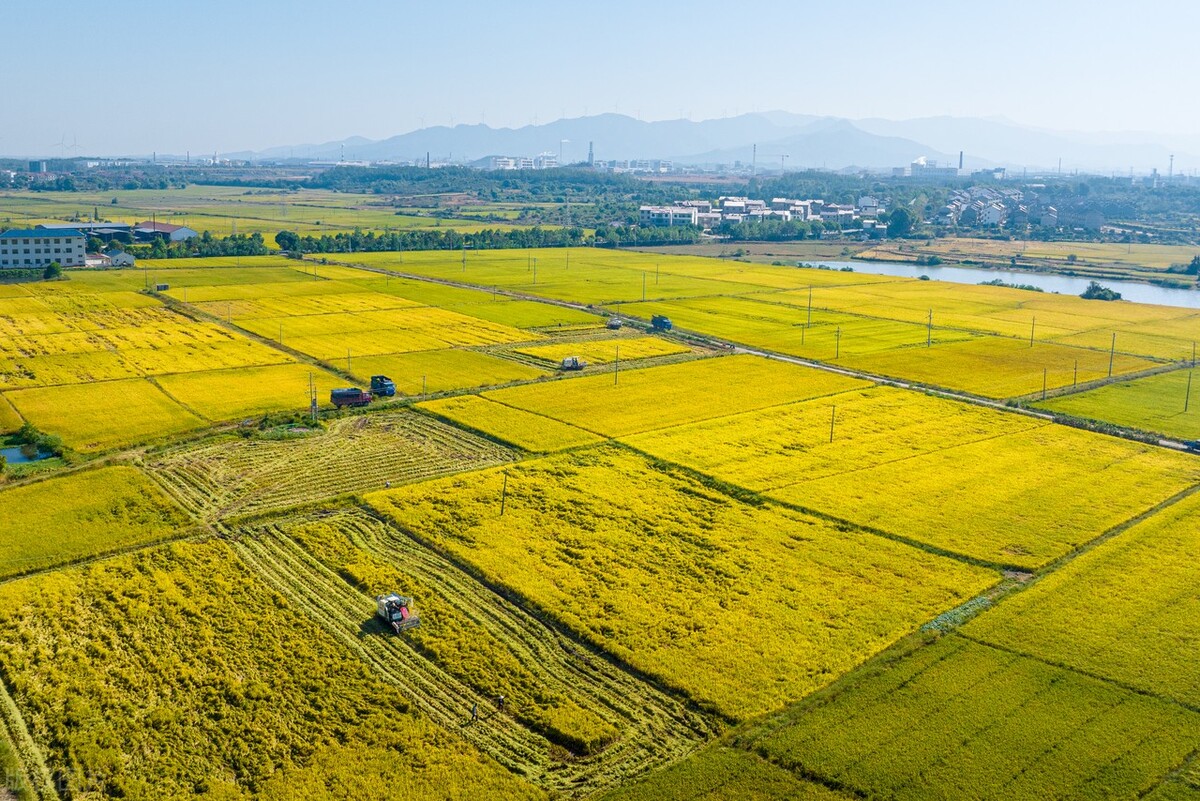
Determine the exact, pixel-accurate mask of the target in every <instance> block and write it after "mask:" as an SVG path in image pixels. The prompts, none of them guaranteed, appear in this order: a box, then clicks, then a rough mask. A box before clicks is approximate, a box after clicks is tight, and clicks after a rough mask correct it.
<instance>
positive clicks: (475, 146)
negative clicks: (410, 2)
mask: <svg viewBox="0 0 1200 801" xmlns="http://www.w3.org/2000/svg"><path fill="white" fill-rule="evenodd" d="M589 142H592V143H594V148H595V156H596V158H597V159H602V160H612V159H667V160H670V161H673V162H675V163H677V164H696V165H715V164H732V163H733V162H735V161H741V162H743V163H745V164H749V163H750V162H751V160H752V159H754V158H755V155H754V148H755V146H757V163H758V165H760V166H761V167H762V168H763V169H778V168H779V167H780V166H781V165H782V166H784V167H786V168H787V169H800V168H805V167H818V168H827V169H843V168H853V167H858V168H875V169H883V168H891V167H901V166H906V165H907V164H908V163H909V162H911V161H913V160H914V159H915V158H917V157H919V156H925V157H927V158H929V159H937V160H938V161H940V162H942V163H946V164H952V163H957V161H958V153H959V151H960V150H961V151H964V152H965V154H966V155H965V166H966V167H967V168H968V169H970V168H980V167H994V166H1004V167H1009V168H1014V169H1022V168H1028V169H1034V170H1036V169H1042V170H1045V169H1057V167H1058V163H1059V159H1061V160H1062V168H1063V170H1064V171H1073V170H1081V171H1089V172H1117V173H1121V172H1126V171H1128V170H1130V169H1133V170H1134V171H1135V172H1138V173H1146V172H1149V171H1150V170H1152V169H1155V168H1157V169H1158V170H1159V172H1161V173H1164V174H1165V173H1166V172H1167V170H1168V168H1169V160H1170V156H1171V155H1172V154H1174V155H1175V172H1176V173H1177V174H1179V173H1184V172H1191V171H1192V170H1194V169H1200V156H1198V155H1195V154H1200V135H1191V136H1166V135H1162V134H1154V133H1143V132H1121V133H1107V132H1106V133H1080V132H1066V131H1047V130H1042V129H1037V128H1031V127H1026V126H1021V125H1017V124H1015V123H1012V122H1008V121H1006V120H1000V119H982V118H965V117H927V118H922V119H912V120H899V121H897V120H885V119H877V118H876V119H862V120H848V119H842V118H836V117H813V116H808V115H803V114H792V113H789V112H781V111H775V112H766V113H753V114H742V115H739V116H736V117H725V118H720V119H711V120H703V121H696V122H693V121H691V120H683V119H680V120H666V121H659V122H644V121H641V120H637V119H634V118H633V117H628V116H625V115H622V114H599V115H595V116H589V117H578V118H573V119H561V120H556V121H554V122H550V123H546V124H543V125H527V126H524V127H521V128H491V127H488V126H487V125H484V124H475V125H456V126H454V127H449V126H435V127H430V128H422V129H420V130H416V131H412V132H409V133H405V134H400V135H398V136H393V137H390V138H388V139H383V140H370V139H364V138H362V137H350V138H348V139H344V140H339V141H333V142H324V143H321V144H299V145H289V146H282V147H274V148H269V149H267V150H262V151H257V152H253V151H244V152H239V153H229V154H224V155H226V156H228V157H230V158H245V159H287V158H296V159H306V160H307V159H321V160H337V159H340V158H343V157H344V158H345V159H347V160H366V161H386V160H398V161H407V160H423V159H424V158H425V156H426V154H427V153H428V154H429V155H430V156H431V158H432V159H434V160H435V161H454V162H466V163H470V162H475V161H479V160H484V159H487V158H489V157H491V156H497V155H508V156H533V155H537V154H539V153H543V152H548V153H554V154H555V155H557V154H558V153H559V152H560V148H561V152H562V154H563V160H564V162H566V163H571V162H579V161H583V160H585V159H586V157H587V148H588V143H589Z"/></svg>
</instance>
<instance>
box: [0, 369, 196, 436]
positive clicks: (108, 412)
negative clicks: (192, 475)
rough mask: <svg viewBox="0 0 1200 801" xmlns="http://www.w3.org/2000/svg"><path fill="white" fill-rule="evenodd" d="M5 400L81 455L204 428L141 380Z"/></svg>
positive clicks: (17, 393) (24, 393)
mask: <svg viewBox="0 0 1200 801" xmlns="http://www.w3.org/2000/svg"><path fill="white" fill-rule="evenodd" d="M5 397H7V398H8V400H9V402H11V403H12V405H13V406H14V407H16V409H17V411H18V412H20V414H21V416H22V417H23V418H24V419H25V420H27V421H29V422H30V423H32V424H33V425H34V426H36V427H37V428H39V429H41V430H42V431H48V432H51V433H54V434H58V435H59V436H61V437H62V438H63V441H64V442H66V444H67V445H68V446H70V447H71V448H73V449H74V450H77V451H80V452H82V453H96V452H98V451H105V450H111V449H113V448H117V447H121V446H127V445H133V444H135V443H138V442H143V441H147V440H153V439H158V438H161V437H165V436H167V435H170V434H179V433H182V432H185V431H193V430H195V429H199V428H203V427H204V425H205V421H204V420H202V419H201V418H200V417H198V416H197V415H195V414H193V413H192V412H189V411H188V410H186V409H184V408H183V407H182V406H180V405H179V404H178V403H176V402H175V401H174V400H173V399H172V398H171V397H170V396H169V395H167V394H166V393H165V392H163V391H162V390H161V389H159V387H158V386H157V385H156V384H155V383H154V382H152V381H148V380H146V379H141V378H127V379H124V380H119V381H102V382H96V383H84V384H64V385H62V386H56V387H35V388H32V389H14V390H11V391H8V392H6V393H5Z"/></svg>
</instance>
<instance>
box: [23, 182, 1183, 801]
mask: <svg viewBox="0 0 1200 801" xmlns="http://www.w3.org/2000/svg"><path fill="white" fill-rule="evenodd" d="M243 193H244V190H240V189H225V188H210V187H197V188H189V189H188V190H186V191H185V194H183V195H180V196H181V197H192V198H195V199H196V202H197V203H198V204H201V205H203V204H205V203H210V202H212V203H215V202H217V200H220V202H221V203H225V204H228V205H231V206H232V205H236V204H238V203H239V202H244V203H245V206H244V207H243V208H246V209H248V208H250V207H251V205H261V204H258V200H257V199H258V198H259V196H256V195H246V194H243ZM121 197H122V199H123V200H122V202H124V198H125V196H124V194H122V195H121ZM287 197H288V193H271V195H269V196H268V195H263V196H262V200H263V202H265V203H266V204H268V205H269V204H281V205H287V206H288V207H289V213H290V212H291V206H290V204H289V203H288V202H287V200H286V198H287ZM313 199H314V200H315V201H317V202H318V203H317V205H318V206H321V207H320V208H319V209H318V208H317V206H314V207H313V208H311V209H307V210H305V211H304V212H299V211H297V214H298V215H299V214H304V215H307V214H308V213H309V212H312V213H313V214H317V213H321V214H326V213H327V212H328V213H329V220H334V219H336V218H337V217H336V215H335V214H334V213H335V212H337V211H338V210H341V211H344V212H346V214H348V215H350V216H353V215H354V214H357V213H359V212H360V211H362V210H360V209H355V208H353V206H354V205H355V202H356V201H361V200H362V199H363V198H362V197H357V198H355V197H350V196H344V195H342V194H341V193H327V194H325V195H322V196H320V197H314V198H313ZM377 200H378V201H379V202H383V203H386V202H390V201H389V200H388V199H387V198H379V199H377ZM30 202H32V201H30ZM98 202H101V203H103V202H105V201H103V200H100V201H98ZM259 210H260V211H261V208H259ZM390 210H391V207H384V206H381V207H379V208H378V209H374V210H372V211H371V213H376V212H379V213H389V214H390ZM177 211H179V212H183V211H184V209H178V210H177ZM4 213H5V198H4V197H0V217H2V216H3V215H4ZM14 213H16V212H15V210H14ZM190 213H191V214H194V215H195V218H196V219H203V218H206V217H219V216H223V214H224V213H215V212H214V211H213V210H212V209H201V208H199V207H196V208H194V209H193V210H192V211H191V212H190ZM250 216H252V215H249V214H245V215H243V214H241V213H239V212H237V211H231V212H230V213H229V214H228V215H227V216H225V219H228V220H230V221H232V219H233V218H234V217H238V218H239V219H241V218H243V217H245V218H247V219H248V218H249V217H250ZM393 216H394V215H393ZM296 219H297V220H299V217H297V218H296ZM347 219H349V217H347ZM396 219H397V221H398V222H397V225H402V224H406V223H405V221H404V220H403V219H402V218H400V217H397V218H396ZM324 224H326V222H323V223H322V225H324ZM328 224H330V225H333V223H332V222H329V223H328ZM342 257H344V258H342ZM336 260H339V261H345V262H347V264H349V263H358V264H362V265H364V266H369V267H371V268H372V269H359V268H355V267H351V266H347V264H324V265H322V264H319V263H317V262H315V261H304V262H295V261H288V260H282V259H279V258H276V257H266V258H258V259H236V258H235V259H218V260H181V261H172V262H161V263H155V262H144V263H142V264H140V265H139V266H140V267H141V269H138V270H115V271H71V272H70V273H69V275H68V278H67V279H66V280H63V281H57V282H48V283H40V282H39V283H31V284H14V285H7V284H0V432H3V433H6V434H7V433H8V432H11V431H13V430H14V429H16V428H18V427H19V426H20V425H21V424H22V422H24V421H25V420H28V421H29V422H31V423H32V424H33V425H34V426H36V427H37V428H39V429H41V430H43V431H45V432H47V433H48V434H53V435H58V436H60V437H62V439H63V440H64V441H65V443H66V445H67V446H68V448H69V451H73V452H68V453H66V454H65V455H64V457H63V458H62V459H50V460H47V461H45V462H43V463H41V467H39V468H37V471H36V472H33V471H31V470H26V469H25V468H21V469H16V470H9V471H6V472H5V474H4V475H3V476H0V482H2V488H0V776H3V775H4V774H6V773H7V772H9V771H14V772H15V773H16V774H19V777H20V778H23V779H24V780H27V781H29V782H31V783H32V786H33V788H34V790H33V793H32V797H33V798H36V799H37V801H50V799H53V798H57V797H59V796H60V792H59V791H58V790H56V789H54V788H53V787H52V785H53V783H54V781H55V777H56V776H59V777H61V778H62V779H63V781H65V782H66V784H65V785H64V786H65V787H66V790H65V791H64V792H66V793H68V794H70V795H71V796H72V797H75V798H100V797H113V796H117V795H124V796H125V797H131V798H138V797H140V798H149V797H158V796H172V797H185V796H186V797H193V796H196V797H205V796H207V797H213V798H252V797H253V798H279V797H284V796H287V797H289V798H313V799H316V798H329V797H377V798H381V799H382V798H392V797H395V796H396V795H397V794H400V795H409V796H412V797H420V798H426V797H433V798H438V797H445V798H461V797H470V796H477V797H479V798H556V799H559V798H561V799H567V798H577V799H582V798H605V799H612V800H613V801H615V800H616V799H649V798H656V799H657V798H667V799H685V798H686V799H708V801H717V800H718V799H739V801H740V799H745V798H751V799H763V800H764V801H765V800H766V799H771V800H772V801H773V800H774V799H793V798H804V799H821V801H831V799H847V798H897V799H904V798H912V799H917V798H930V797H944V798H966V797H969V798H1025V797H1028V798H1042V797H1076V798H1110V797H1145V798H1150V799H1159V801H1162V800H1163V799H1173V798H1190V797H1194V796H1195V795H1196V792H1197V790H1198V789H1200V774H1198V773H1197V771H1198V770H1200V769H1198V768H1197V767H1196V765H1197V764H1198V763H1200V760H1197V759H1196V749H1197V746H1198V745H1200V714H1198V713H1197V709H1200V680H1198V679H1197V678H1196V671H1195V670H1194V662H1195V658H1194V653H1193V652H1194V651H1195V650H1196V649H1195V647H1194V646H1195V645H1196V644H1197V642H1200V640H1198V636H1200V634H1198V630H1197V627H1196V625H1195V623H1194V622H1193V621H1194V619H1195V618H1196V616H1197V613H1198V612H1200V608H1197V599H1196V592H1195V585H1196V583H1197V579H1198V578H1200V576H1197V575H1194V574H1195V572H1196V571H1195V570H1194V569H1193V567H1192V563H1193V562H1194V561H1195V559H1194V556H1195V553H1196V551H1197V548H1198V547H1200V542H1197V541H1196V534H1195V533H1194V532H1195V531H1197V530H1200V527H1198V525H1197V523H1198V521H1200V511H1198V510H1200V494H1197V488H1200V460H1198V459H1197V458H1196V457H1195V456H1194V455H1192V454H1184V453H1179V452H1174V451H1171V450H1169V449H1166V448H1161V447H1156V446H1151V445H1146V444H1141V443H1139V442H1136V441H1132V440H1126V439H1118V438H1113V437H1108V436H1103V435H1099V434H1095V433H1091V432H1087V431H1083V430H1080V429H1075V428H1067V427H1064V426H1060V425H1057V424H1054V423H1052V422H1050V420H1048V419H1046V418H1043V417H1038V416H1033V415H1029V414H1024V413H1021V410H1019V409H1014V410H1006V409H1001V408H996V407H993V406H985V405H982V404H981V405H974V404H967V403H964V402H961V401H959V400H956V399H951V398H947V397H944V396H939V395H934V394H926V393H923V392H918V391H915V390H913V389H907V388H900V387H895V386H884V385H881V384H880V383H879V382H878V381H876V380H873V379H871V378H869V377H860V375H857V374H856V371H861V374H862V375H864V376H871V375H879V376H887V377H889V378H893V379H896V380H897V381H900V382H909V383H921V384H930V385H934V386H936V387H942V388H949V389H955V390H959V391H962V392H970V393H974V394H977V395H981V396H986V397H989V398H996V399H1009V398H1020V399H1022V401H1023V402H1036V401H1037V400H1038V399H1039V398H1038V396H1039V395H1040V392H1041V389H1042V386H1043V377H1044V379H1045V386H1046V388H1047V390H1055V389H1057V390H1064V391H1065V392H1064V393H1063V394H1061V395H1059V396H1057V397H1054V398H1052V399H1050V400H1048V401H1047V402H1046V404H1045V405H1046V406H1048V407H1051V408H1053V409H1054V410H1056V411H1066V410H1072V411H1071V413H1072V414H1076V415H1077V416H1083V417H1091V418H1094V419H1099V420H1106V421H1110V422H1119V423H1121V424H1123V425H1129V426H1135V427H1138V428H1140V429H1143V430H1147V429H1149V430H1156V431H1161V432H1162V433H1166V434H1171V435H1173V436H1177V437H1186V436H1188V434H1189V432H1191V431H1192V428H1191V424H1190V423H1189V422H1188V421H1189V420H1190V416H1191V414H1192V413H1193V412H1188V413H1187V414H1184V413H1182V411H1181V410H1177V409H1176V407H1178V406H1179V405H1180V401H1181V400H1182V399H1183V393H1186V384H1185V383H1183V382H1185V381H1186V379H1187V376H1188V371H1187V370H1184V369H1171V368H1173V367H1180V366H1182V365H1183V363H1184V361H1185V360H1190V346H1191V342H1192V341H1193V340H1194V339H1197V338H1200V337H1198V335H1197V331H1198V329H1200V314H1198V313H1196V312H1195V311H1193V310H1186V309H1167V308H1160V307H1152V306H1143V305H1138V304H1132V303H1103V302H1087V301H1083V300H1081V299H1078V298H1073V297H1065V296H1057V295H1050V294H1040V293H1031V292H1022V291H1019V290H1011V289H1005V288H999V287H969V286H961V285H951V284H943V283H941V282H934V281H924V282H922V281H910V280H906V279H893V278H885V277H880V276H871V275H867V274H863V273H842V272H838V271H833V270H807V269H798V268H792V267H773V266H769V265H766V264H761V263H760V264H749V263H745V262H741V261H736V260H728V259H709V258H698V257H695V256H686V257H679V256H668V255H665V254H662V253H653V252H640V253H629V252H623V251H612V250H606V249H589V248H578V249H571V250H564V249H558V250H541V251H516V250H511V251H472V252H469V253H468V254H467V260H466V264H465V268H464V264H463V261H462V253H461V252H457V253H449V252H440V253H377V254H338V258H337V259H336ZM382 268H390V269H392V270H394V271H396V272H398V273H405V274H407V275H409V276H417V277H404V276H401V275H397V276H390V275H384V274H383V273H381V272H378V271H377V270H379V269H382ZM420 277H432V278H435V279H438V280H436V281H426V280H421V278H420ZM159 282H161V283H168V284H170V289H169V290H167V291H166V292H164V293H162V294H155V293H147V292H144V291H143V289H144V287H145V286H146V285H147V284H150V283H159ZM451 282H454V283H451ZM457 282H462V285H455V283H457ZM810 291H811V297H812V304H811V311H810V305H809V297H810ZM539 296H540V297H542V298H544V299H549V300H551V301H553V302H550V303H547V302H542V301H540V300H538V298H539ZM587 304H593V308H588V306H587ZM601 304H607V305H608V307H609V308H606V309H600V308H595V306H599V305H601ZM606 313H617V314H619V315H621V316H622V317H625V318H627V319H628V320H629V322H630V323H631V324H630V325H629V326H627V327H626V329H624V330H622V331H619V332H609V331H604V330H602V329H601V328H600V327H601V326H603V323H604V319H605V317H604V316H603V315H604V314H606ZM656 313H665V314H667V315H668V316H670V317H671V318H672V319H673V320H674V322H675V325H676V327H677V328H678V329H681V333H683V334H685V335H687V334H702V335H706V336H708V337H711V338H713V339H716V340H718V341H722V342H727V343H738V344H740V345H743V346H746V347H753V348H759V349H762V350H767V351H774V352H778V353H780V354H789V355H794V356H799V357H803V358H805V359H810V360H815V361H821V362H827V363H829V365H830V366H833V367H836V368H838V369H839V370H844V371H846V372H833V371H831V370H825V369H817V368H816V367H809V366H802V365H800V364H796V363H792V362H785V361H781V360H779V359H767V358H763V357H760V356H754V355H749V354H742V355H732V354H731V355H720V356H712V355H711V354H710V353H709V352H708V351H711V350H713V348H709V349H708V351H705V352H704V353H703V354H700V353H698V354H697V355H706V356H709V358H689V357H688V351H689V350H691V348H689V347H686V346H684V345H682V344H678V342H680V341H688V340H686V339H683V338H679V339H676V338H675V337H673V336H668V337H660V336H656V335H651V334H643V333H641V332H640V331H638V330H637V329H639V328H641V327H642V323H644V321H645V320H647V319H648V318H649V317H650V315H651V314H656ZM931 314H932V321H931V318H930V315H931ZM930 322H932V327H931V326H930ZM1031 332H1032V333H1033V344H1032V346H1030V333H1031ZM1114 333H1115V334H1116V345H1115V348H1114V349H1113V350H1114V356H1113V365H1112V372H1113V378H1114V381H1113V382H1109V383H1107V384H1106V385H1105V386H1101V387H1100V388H1098V389H1097V388H1089V389H1088V391H1086V392H1081V393H1078V394H1074V393H1071V392H1070V390H1071V389H1072V388H1073V387H1074V385H1076V384H1078V385H1081V386H1082V385H1085V384H1090V385H1091V386H1092V387H1095V385H1096V383H1098V382H1099V380H1100V379H1106V378H1107V377H1108V372H1109V358H1110V356H1109V352H1110V347H1112V339H1113V335H1114ZM927 345H928V346H927ZM618 346H619V347H620V348H621V369H620V370H619V371H618V370H614V369H613V368H612V365H611V363H609V359H610V358H613V359H615V356H616V348H617V347H618ZM610 350H611V354H610ZM696 350H697V351H698V352H699V351H700V350H702V348H700V347H697V348H696ZM717 350H719V348H717ZM566 356H579V357H580V358H582V359H584V360H586V361H588V362H590V363H592V364H593V365H606V366H605V367H604V368H601V369H599V370H595V371H591V373H590V374H586V373H585V374H584V375H581V376H580V375H573V374H572V375H561V374H551V372H550V368H553V367H554V366H555V365H556V363H557V362H558V361H559V360H560V359H561V358H563V357H566ZM655 359H658V360H659V362H658V363H657V366H652V367H646V366H644V365H645V364H654V363H655V362H654V361H652V360H655ZM626 360H628V362H629V363H628V365H626ZM664 362H673V363H671V364H665V363H664ZM539 364H540V365H541V367H540V368H539V367H538V366H536V365H539ZM531 365H532V366H531ZM1164 371H1165V372H1164ZM1143 372H1145V373H1147V374H1146V375H1143ZM1149 373H1153V374H1152V375H1151V374H1149ZM374 374H383V375H388V376H390V377H391V378H393V379H394V380H395V381H396V383H397V387H398V390H399V393H398V397H397V398H396V399H395V400H394V401H393V402H389V403H387V404H385V405H383V408H375V409H371V408H368V409H365V410H352V411H343V412H331V411H329V410H328V408H327V401H328V397H329V390H330V389H331V388H333V387H338V386H351V385H355V384H357V385H359V386H363V387H365V386H367V383H368V381H369V379H370V376H371V375H374ZM310 378H311V379H312V380H313V382H314V384H315V388H316V391H317V396H318V401H319V402H320V404H321V405H322V407H325V411H324V412H323V415H322V419H321V420H320V421H319V422H318V423H316V424H315V425H310V424H307V423H305V424H303V425H288V424H286V423H285V422H284V417H283V416H279V417H275V418H272V419H269V420H266V421H264V423H263V425H261V426H260V425H242V426H236V427H235V426H233V425H229V423H231V422H234V421H239V420H247V419H249V420H252V421H254V422H255V423H257V422H258V421H259V419H260V418H261V416H262V415H263V413H265V412H268V411H274V410H278V411H283V412H287V411H294V412H301V411H302V410H303V409H305V408H306V406H307V403H308V398H309V381H310ZM1197 391H1200V387H1197ZM418 395H423V396H422V397H418ZM424 396H434V397H432V398H430V397H424ZM410 404H411V405H412V406H413V408H408V407H409V405H410ZM1197 430H1200V429H1197ZM26 435H28V432H27V434H26ZM15 441H16V440H15V438H11V439H10V442H14V443H15ZM7 444H8V443H6V445H7ZM131 446H138V447H137V448H136V449H130V450H127V451H126V450H124V449H126V448H131ZM214 533H216V534H219V536H218V537H212V538H211V539H209V538H208V537H209V536H210V535H211V534H214ZM389 590H396V591H399V592H401V593H404V594H412V595H414V596H415V608H416V611H417V612H418V613H419V614H420V615H421V618H422V623H421V627H420V628H419V629H415V630H412V631H409V632H406V633H405V634H402V635H395V634H393V633H391V632H390V630H388V629H387V628H386V627H385V626H384V625H382V624H381V623H379V622H378V621H377V620H376V619H375V618H374V617H373V611H374V595H376V594H378V593H380V592H384V591H389ZM64 610H68V611H67V612H64ZM500 695H504V696H506V698H507V705H504V704H501V703H500V702H499V700H498V699H499V696H500ZM473 706H474V707H476V709H477V711H479V712H480V713H481V714H480V715H479V719H478V720H473V719H472V707H473ZM6 781H7V779H6ZM9 783H11V782H9ZM0 788H3V784H0ZM0 798H5V799H7V798H8V796H7V794H6V791H5V790H4V789H0ZM20 801H26V799H25V798H24V797H21V798H20Z"/></svg>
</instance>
